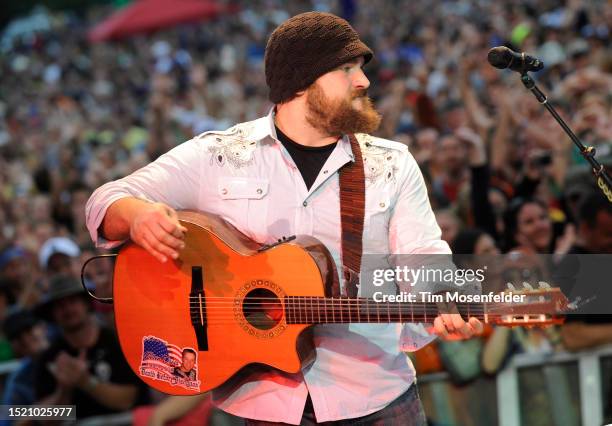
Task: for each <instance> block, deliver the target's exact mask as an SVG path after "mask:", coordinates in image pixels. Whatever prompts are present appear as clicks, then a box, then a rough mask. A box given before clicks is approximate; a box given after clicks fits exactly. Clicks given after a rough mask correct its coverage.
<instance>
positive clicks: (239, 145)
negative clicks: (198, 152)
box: [195, 120, 259, 168]
mask: <svg viewBox="0 0 612 426" xmlns="http://www.w3.org/2000/svg"><path fill="white" fill-rule="evenodd" d="M258 124H259V123H258V120H255V121H248V122H245V123H240V124H236V125H235V126H233V127H230V128H229V129H227V130H223V131H216V130H213V131H209V132H204V133H202V134H201V135H198V136H196V138H195V139H196V140H198V141H201V142H202V143H203V144H204V147H203V148H204V150H205V151H206V152H208V153H209V154H210V164H211V165H213V164H215V163H216V164H217V165H219V166H225V165H226V164H227V165H228V166H230V167H234V168H241V167H244V166H248V165H250V164H251V163H252V162H253V158H254V153H255V149H256V148H257V143H258V142H259V138H258V137H257V132H256V129H257V125H258Z"/></svg>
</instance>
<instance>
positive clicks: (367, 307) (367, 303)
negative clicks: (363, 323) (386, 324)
mask: <svg viewBox="0 0 612 426" xmlns="http://www.w3.org/2000/svg"><path fill="white" fill-rule="evenodd" d="M366 310H367V312H368V323H370V322H372V320H371V319H370V299H366Z"/></svg>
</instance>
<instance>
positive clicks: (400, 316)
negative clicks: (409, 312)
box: [399, 305, 404, 322]
mask: <svg viewBox="0 0 612 426" xmlns="http://www.w3.org/2000/svg"><path fill="white" fill-rule="evenodd" d="M403 310H404V306H403V305H400V307H399V322H402V311H403Z"/></svg>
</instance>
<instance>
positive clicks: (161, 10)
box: [88, 0, 230, 42]
mask: <svg viewBox="0 0 612 426" xmlns="http://www.w3.org/2000/svg"><path fill="white" fill-rule="evenodd" d="M224 12H230V10H229V9H228V8H227V7H226V6H225V5H223V4H219V3H218V2H216V1H215V0H136V1H135V2H134V3H132V4H130V5H129V6H126V7H124V8H123V9H120V10H118V11H117V12H115V13H113V14H112V15H111V16H110V17H108V18H107V19H106V20H104V21H102V22H101V23H99V24H98V25H96V26H95V27H94V28H93V29H92V30H91V31H89V34H88V38H89V40H90V41H94V42H95V41H104V40H110V39H119V38H123V37H127V36H130V35H133V34H137V33H143V32H149V31H154V30H158V29H161V28H167V27H172V26H174V25H176V24H180V23H185V22H198V21H202V20H207V19H212V18H215V17H216V16H218V15H219V14H221V13H224Z"/></svg>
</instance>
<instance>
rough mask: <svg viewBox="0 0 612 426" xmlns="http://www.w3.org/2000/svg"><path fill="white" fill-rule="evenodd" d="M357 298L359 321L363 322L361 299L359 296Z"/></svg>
mask: <svg viewBox="0 0 612 426" xmlns="http://www.w3.org/2000/svg"><path fill="white" fill-rule="evenodd" d="M356 300H357V303H356V305H357V322H359V323H360V322H361V300H360V299H359V298H357V299H356Z"/></svg>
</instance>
